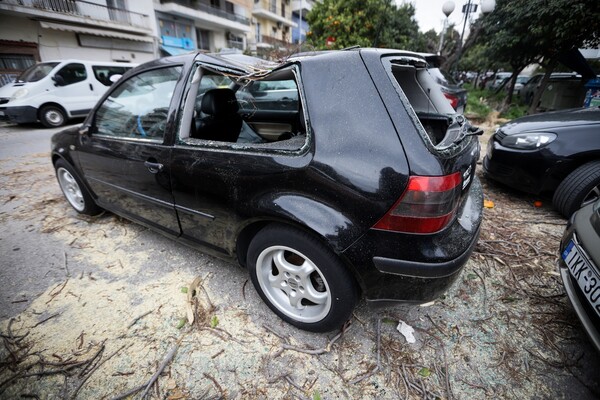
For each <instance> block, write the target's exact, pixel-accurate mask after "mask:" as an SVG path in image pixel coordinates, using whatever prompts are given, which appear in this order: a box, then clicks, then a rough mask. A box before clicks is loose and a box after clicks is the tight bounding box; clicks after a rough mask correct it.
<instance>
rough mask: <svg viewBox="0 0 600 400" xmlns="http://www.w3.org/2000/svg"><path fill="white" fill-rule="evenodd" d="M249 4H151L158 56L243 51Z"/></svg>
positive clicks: (246, 0)
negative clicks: (198, 52)
mask: <svg viewBox="0 0 600 400" xmlns="http://www.w3.org/2000/svg"><path fill="white" fill-rule="evenodd" d="M251 2H252V0H154V10H155V14H156V20H157V29H158V30H157V35H158V38H159V45H160V52H161V55H175V54H180V53H184V52H188V51H195V50H196V49H200V50H204V51H207V52H217V51H221V50H225V49H237V50H240V51H243V50H245V49H246V47H247V37H248V34H249V33H250V31H251V15H250V10H251V4H252V3H251Z"/></svg>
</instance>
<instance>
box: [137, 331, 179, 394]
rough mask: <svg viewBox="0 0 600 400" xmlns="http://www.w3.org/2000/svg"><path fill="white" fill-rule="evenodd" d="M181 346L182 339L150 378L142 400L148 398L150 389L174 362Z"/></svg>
mask: <svg viewBox="0 0 600 400" xmlns="http://www.w3.org/2000/svg"><path fill="white" fill-rule="evenodd" d="M182 338H183V337H182ZM180 344H181V338H180V339H179V340H178V341H177V342H176V343H175V344H174V345H173V346H172V347H171V349H170V350H169V352H168V353H167V355H166V356H165V358H164V359H163V360H162V362H161V363H160V365H159V366H158V369H157V370H156V372H155V373H154V375H152V378H150V380H149V381H148V383H147V384H146V389H145V390H144V392H143V393H142V398H144V397H146V395H147V394H148V391H149V390H150V388H151V387H152V385H153V384H154V382H155V381H156V380H157V379H158V377H159V376H160V374H161V373H162V372H163V370H164V369H165V368H166V366H167V365H169V363H170V362H171V361H172V360H173V357H175V353H177V349H178V348H179V345H180Z"/></svg>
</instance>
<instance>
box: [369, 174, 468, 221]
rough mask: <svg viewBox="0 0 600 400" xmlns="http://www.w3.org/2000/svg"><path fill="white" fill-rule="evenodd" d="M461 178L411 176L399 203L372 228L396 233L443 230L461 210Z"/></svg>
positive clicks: (454, 175) (458, 176)
mask: <svg viewBox="0 0 600 400" xmlns="http://www.w3.org/2000/svg"><path fill="white" fill-rule="evenodd" d="M461 181H462V178H461V174H460V172H455V173H454V174H451V175H445V176H411V177H410V179H409V181H408V187H407V188H406V190H405V191H404V193H403V194H402V196H400V199H399V200H398V201H397V202H396V204H394V205H393V206H392V208H391V209H390V210H389V211H388V212H387V213H386V214H385V215H384V216H383V217H382V218H381V219H380V220H379V222H377V223H376V224H375V225H374V226H373V228H375V229H382V230H387V231H395V232H410V233H434V232H438V231H440V230H442V229H444V228H445V227H446V226H447V225H448V224H449V223H450V221H452V218H454V215H456V209H457V207H458V200H459V198H460V192H461Z"/></svg>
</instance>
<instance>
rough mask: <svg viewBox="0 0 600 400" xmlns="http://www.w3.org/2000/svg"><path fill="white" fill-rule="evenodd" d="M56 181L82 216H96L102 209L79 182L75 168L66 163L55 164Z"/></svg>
mask: <svg viewBox="0 0 600 400" xmlns="http://www.w3.org/2000/svg"><path fill="white" fill-rule="evenodd" d="M54 168H55V169H56V179H57V180H58V184H59V186H60V189H61V190H62V192H63V194H64V195H65V197H66V198H67V201H68V202H69V204H70V205H71V206H72V207H73V208H74V209H75V211H77V212H78V213H80V214H86V215H96V214H98V213H100V211H101V209H100V207H98V206H97V205H96V203H95V202H94V200H93V199H92V196H91V195H90V194H89V192H88V191H87V189H86V187H85V186H84V185H83V183H81V182H80V181H79V178H77V175H76V174H75V171H74V170H73V167H71V166H70V165H69V164H68V163H67V162H66V161H64V160H58V161H57V162H56V164H54Z"/></svg>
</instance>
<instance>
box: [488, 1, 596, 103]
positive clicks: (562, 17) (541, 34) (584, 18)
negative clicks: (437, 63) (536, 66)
mask: <svg viewBox="0 0 600 400" xmlns="http://www.w3.org/2000/svg"><path fill="white" fill-rule="evenodd" d="M598 15H600V1H598V0H527V1H521V0H497V1H496V8H495V10H494V11H493V12H492V13H490V14H488V15H486V16H485V17H484V18H483V19H482V31H483V33H482V34H481V35H480V36H479V43H480V44H481V45H483V46H485V49H486V51H485V53H484V57H485V58H486V59H487V60H494V61H495V62H497V63H507V64H509V65H510V66H511V68H512V70H513V71H514V72H515V76H514V77H513V78H514V79H516V74H517V73H518V72H520V71H521V70H522V69H523V68H524V67H525V66H527V65H528V64H531V63H533V62H540V63H543V65H544V66H545V67H546V73H547V76H548V77H549V76H550V74H551V73H552V70H553V69H554V67H555V66H556V64H557V62H558V58H559V57H560V56H561V54H565V53H566V52H567V51H570V50H573V49H577V48H582V47H585V46H597V45H598V44H600V18H598ZM512 85H514V81H513V82H511V87H512ZM541 86H542V87H541V88H540V90H538V94H539V96H536V97H537V99H536V100H539V97H540V96H541V93H542V91H543V89H544V84H543V83H542V85H541ZM536 100H534V105H537V101H536Z"/></svg>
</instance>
